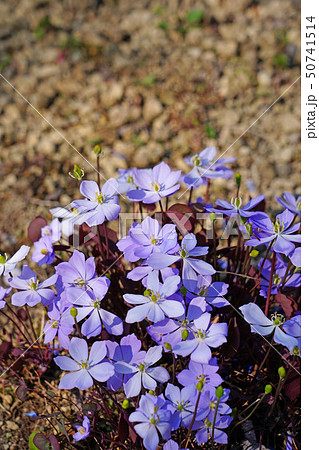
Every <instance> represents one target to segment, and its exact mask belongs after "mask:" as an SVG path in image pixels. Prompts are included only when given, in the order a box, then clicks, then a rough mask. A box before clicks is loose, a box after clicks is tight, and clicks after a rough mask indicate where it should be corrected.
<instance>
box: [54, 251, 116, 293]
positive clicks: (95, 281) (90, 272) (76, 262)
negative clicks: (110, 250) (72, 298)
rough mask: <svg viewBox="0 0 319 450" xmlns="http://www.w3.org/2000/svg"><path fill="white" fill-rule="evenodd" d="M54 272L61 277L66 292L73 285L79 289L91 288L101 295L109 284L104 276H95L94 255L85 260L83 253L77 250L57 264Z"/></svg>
mask: <svg viewBox="0 0 319 450" xmlns="http://www.w3.org/2000/svg"><path fill="white" fill-rule="evenodd" d="M56 272H57V274H58V275H60V277H61V279H62V282H63V285H64V288H65V289H66V294H67V293H68V289H69V288H71V287H73V288H74V287H75V288H78V289H81V290H89V289H90V290H91V289H93V290H94V292H95V293H96V295H100V296H101V295H102V294H103V293H105V292H106V291H105V288H108V286H109V281H107V278H106V277H98V278H96V272H95V261H94V257H93V256H92V257H91V258H88V259H87V260H85V256H84V254H83V253H81V252H79V251H78V250H74V251H73V255H72V256H71V258H70V259H69V261H68V262H62V263H60V264H58V266H57V267H56ZM79 295H80V294H79Z"/></svg>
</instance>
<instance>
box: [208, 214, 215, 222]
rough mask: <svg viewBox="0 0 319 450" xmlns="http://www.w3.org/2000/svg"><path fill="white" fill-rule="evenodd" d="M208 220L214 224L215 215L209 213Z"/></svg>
mask: <svg viewBox="0 0 319 450" xmlns="http://www.w3.org/2000/svg"><path fill="white" fill-rule="evenodd" d="M209 218H210V221H211V222H214V220H216V214H215V213H214V212H212V213H210V214H209Z"/></svg>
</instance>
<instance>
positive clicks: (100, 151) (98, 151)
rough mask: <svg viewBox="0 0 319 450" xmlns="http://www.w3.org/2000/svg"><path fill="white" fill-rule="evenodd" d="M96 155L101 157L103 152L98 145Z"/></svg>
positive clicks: (95, 149) (95, 148) (95, 150)
mask: <svg viewBox="0 0 319 450" xmlns="http://www.w3.org/2000/svg"><path fill="white" fill-rule="evenodd" d="M93 151H94V153H95V154H96V156H100V154H101V153H102V150H101V147H100V146H99V144H97V145H96V146H95V147H94V150H93Z"/></svg>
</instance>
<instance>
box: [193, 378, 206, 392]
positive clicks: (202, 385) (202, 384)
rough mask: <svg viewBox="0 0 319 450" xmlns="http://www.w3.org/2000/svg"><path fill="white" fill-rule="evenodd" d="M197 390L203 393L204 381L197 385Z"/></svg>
mask: <svg viewBox="0 0 319 450" xmlns="http://www.w3.org/2000/svg"><path fill="white" fill-rule="evenodd" d="M195 387H196V389H197V390H198V391H199V392H202V390H203V387H204V383H203V382H202V381H199V382H198V383H197V384H196V386H195Z"/></svg>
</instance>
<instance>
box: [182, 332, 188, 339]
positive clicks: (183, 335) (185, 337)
mask: <svg viewBox="0 0 319 450" xmlns="http://www.w3.org/2000/svg"><path fill="white" fill-rule="evenodd" d="M188 335H189V331H188V330H183V331H182V339H183V341H186V339H187V338H188Z"/></svg>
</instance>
